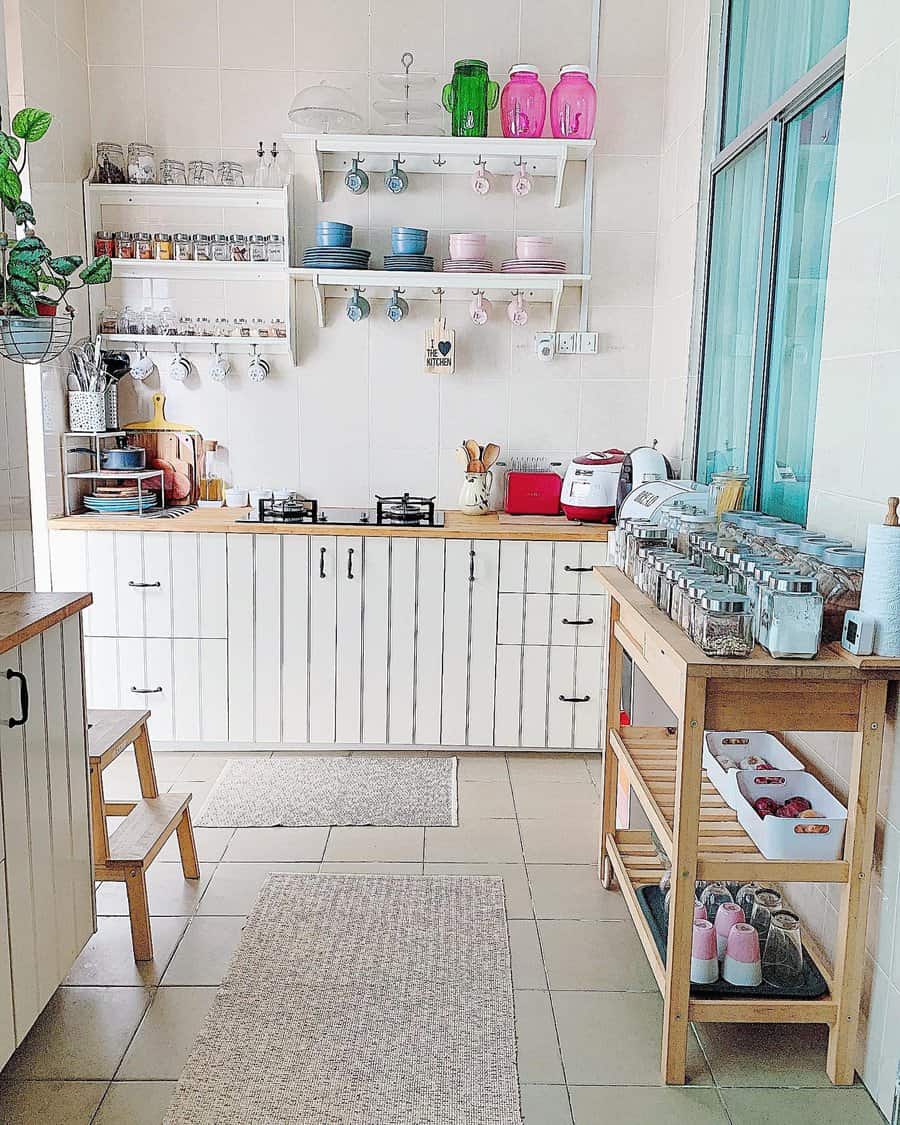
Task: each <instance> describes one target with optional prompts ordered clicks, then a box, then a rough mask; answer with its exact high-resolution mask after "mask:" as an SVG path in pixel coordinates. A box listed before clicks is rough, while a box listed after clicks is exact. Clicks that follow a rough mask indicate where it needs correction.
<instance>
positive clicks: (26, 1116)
mask: <svg viewBox="0 0 900 1125" xmlns="http://www.w3.org/2000/svg"><path fill="white" fill-rule="evenodd" d="M105 1091H106V1083H105V1082H31V1081H28V1080H25V1079H23V1080H21V1081H19V1080H16V1079H12V1078H6V1077H0V1121H2V1122H3V1125H35V1122H38V1121H39V1122H40V1123H41V1125H90V1122H91V1121H93V1120H94V1113H95V1112H96V1110H97V1106H98V1105H99V1104H100V1099H101V1098H102V1097H103V1094H104V1092H105Z"/></svg>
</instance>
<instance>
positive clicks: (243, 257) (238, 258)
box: [228, 234, 250, 262]
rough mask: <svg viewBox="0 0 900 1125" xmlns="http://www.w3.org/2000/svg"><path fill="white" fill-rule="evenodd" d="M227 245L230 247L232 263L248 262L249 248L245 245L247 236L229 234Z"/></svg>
mask: <svg viewBox="0 0 900 1125" xmlns="http://www.w3.org/2000/svg"><path fill="white" fill-rule="evenodd" d="M228 245H229V246H230V247H231V260H232V262H249V261H250V248H249V246H248V244H247V236H246V235H245V234H230V235H229V236H228Z"/></svg>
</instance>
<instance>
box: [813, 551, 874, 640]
mask: <svg viewBox="0 0 900 1125" xmlns="http://www.w3.org/2000/svg"><path fill="white" fill-rule="evenodd" d="M865 563H866V553H865V551H855V550H854V549H853V548H852V547H829V548H828V549H827V550H825V551H824V552H823V553H822V559H821V561H820V563H819V569H818V570H817V571H816V579H817V581H818V586H819V593H820V594H821V595H822V597H823V599H824V606H823V618H822V639H823V640H824V641H838V640H840V638H841V633H842V631H843V626H844V614H845V613H846V612H847V610H848V609H859V597H860V593H861V592H862V578H863V567H864V566H865Z"/></svg>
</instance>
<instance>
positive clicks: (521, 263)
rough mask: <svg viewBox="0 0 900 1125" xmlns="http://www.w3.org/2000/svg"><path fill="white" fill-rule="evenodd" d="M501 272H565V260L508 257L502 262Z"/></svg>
mask: <svg viewBox="0 0 900 1125" xmlns="http://www.w3.org/2000/svg"><path fill="white" fill-rule="evenodd" d="M500 272H501V273H565V272H566V263H565V262H554V261H551V260H550V259H547V258H507V259H506V260H505V261H503V262H501V263H500Z"/></svg>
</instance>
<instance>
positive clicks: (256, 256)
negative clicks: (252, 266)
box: [250, 234, 269, 262]
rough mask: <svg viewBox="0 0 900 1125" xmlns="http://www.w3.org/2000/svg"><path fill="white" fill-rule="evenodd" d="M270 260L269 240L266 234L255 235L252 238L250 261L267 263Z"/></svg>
mask: <svg viewBox="0 0 900 1125" xmlns="http://www.w3.org/2000/svg"><path fill="white" fill-rule="evenodd" d="M268 260H269V240H268V239H267V238H266V236H265V235H264V234H254V235H252V236H251V238H250V261H251V262H267V261H268Z"/></svg>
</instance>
